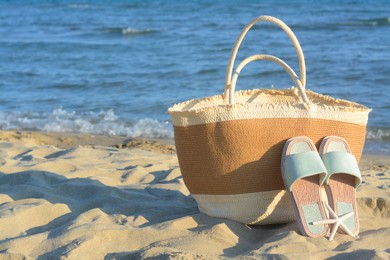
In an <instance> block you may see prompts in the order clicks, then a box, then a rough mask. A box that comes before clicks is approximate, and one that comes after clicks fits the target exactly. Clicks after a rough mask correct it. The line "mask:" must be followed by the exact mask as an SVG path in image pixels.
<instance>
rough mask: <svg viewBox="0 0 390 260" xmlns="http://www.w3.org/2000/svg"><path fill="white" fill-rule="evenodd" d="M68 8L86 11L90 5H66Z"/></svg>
mask: <svg viewBox="0 0 390 260" xmlns="http://www.w3.org/2000/svg"><path fill="white" fill-rule="evenodd" d="M67 7H68V8H72V9H87V8H89V7H90V5H87V4H69V5H67Z"/></svg>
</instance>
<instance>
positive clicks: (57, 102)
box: [0, 0, 390, 153]
mask: <svg viewBox="0 0 390 260" xmlns="http://www.w3.org/2000/svg"><path fill="white" fill-rule="evenodd" d="M112 2H114V3H110V1H0V93H1V94H0V129H32V130H44V131H71V132H87V133H102V134H111V135H127V136H129V137H152V138H172V137H173V133H172V126H171V124H170V117H169V115H168V114H167V112H166V111H167V108H168V107H170V106H171V105H172V104H174V103H178V102H181V101H185V100H188V99H191V98H199V97H204V96H209V95H215V94H220V93H221V92H222V91H223V87H224V81H225V78H224V77H225V73H226V71H225V70H226V66H227V63H228V59H229V55H230V52H231V48H232V47H233V44H234V42H235V40H236V38H237V36H238V34H239V32H240V31H241V29H242V28H243V26H244V25H245V24H246V23H248V22H249V21H250V20H252V19H253V18H255V17H257V16H259V15H265V14H266V15H273V16H276V17H278V18H280V19H282V20H283V21H285V22H286V23H287V24H288V25H289V26H291V28H292V29H293V31H294V32H295V34H296V35H297V37H298V39H299V41H300V43H301V46H302V48H303V51H304V54H305V57H306V64H307V88H308V89H311V90H314V91H316V92H319V93H324V94H328V95H332V96H334V97H337V98H344V99H348V100H352V101H355V102H359V103H362V104H364V105H366V106H368V107H370V108H373V112H372V113H371V114H370V120H369V127H368V130H369V131H368V135H367V145H366V149H367V151H368V152H375V153H390V113H389V112H390V91H389V82H390V76H389V75H390V1H303V0H301V1H295V2H294V3H291V2H290V1H212V0H208V1H175V2H174V1H162V0H161V1H112ZM255 53H269V54H273V55H276V56H278V57H280V58H282V59H284V60H286V61H287V62H288V63H289V64H290V65H291V66H292V67H293V68H295V69H297V68H298V63H297V58H296V54H295V50H294V49H293V47H292V45H291V43H290V42H289V40H288V38H287V36H285V35H284V34H283V32H282V31H281V30H279V29H277V27H275V26H269V25H266V24H262V25H259V26H256V27H255V28H254V29H253V30H251V31H250V33H249V35H248V37H247V38H246V39H245V40H244V42H243V45H242V48H241V50H240V52H239V54H238V59H239V60H242V59H243V58H245V57H246V56H248V55H252V54H255ZM291 85H292V82H291V81H290V78H289V77H288V75H287V74H286V73H284V72H283V71H282V70H280V69H279V67H277V66H276V65H273V64H269V63H267V62H258V63H254V64H251V65H249V66H248V68H246V69H245V70H244V71H243V72H242V74H241V76H240V79H239V82H238V88H239V89H252V88H270V87H271V86H274V87H275V88H286V87H290V86H291Z"/></svg>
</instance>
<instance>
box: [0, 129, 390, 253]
mask: <svg viewBox="0 0 390 260" xmlns="http://www.w3.org/2000/svg"><path fill="white" fill-rule="evenodd" d="M360 168H361V170H362V175H363V180H364V182H363V184H362V185H361V186H360V187H359V189H358V193H357V195H358V199H357V200H358V205H359V217H360V226H361V231H360V238H359V239H353V238H351V237H349V236H346V235H342V234H337V235H336V237H335V239H334V240H333V241H331V242H330V241H328V240H327V239H326V238H308V237H304V236H301V235H300V234H299V233H298V226H297V223H291V224H283V225H269V226H245V225H243V224H240V223H236V222H234V221H230V220H226V219H217V218H212V217H209V216H207V215H204V214H202V213H199V211H198V208H197V205H196V203H195V201H194V200H193V199H192V197H191V195H190V194H189V192H188V190H187V188H186V187H185V185H184V183H183V179H182V177H181V174H180V169H179V166H178V161H177V157H176V154H175V148H174V145H173V144H172V143H169V142H161V141H155V140H141V139H139V140H126V138H122V137H108V136H92V135H81V134H63V133H62V134H59V133H43V132H14V131H2V132H0V254H1V255H0V259H60V258H61V259H149V258H150V259H218V258H231V257H234V258H237V259H298V258H299V259H389V258H390V242H389V241H390V157H386V156H375V155H363V158H362V161H361V163H360Z"/></svg>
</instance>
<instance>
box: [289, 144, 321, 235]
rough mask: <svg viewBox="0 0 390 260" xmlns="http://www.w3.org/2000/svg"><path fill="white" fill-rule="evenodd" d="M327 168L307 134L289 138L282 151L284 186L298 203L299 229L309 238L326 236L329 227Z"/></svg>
mask: <svg viewBox="0 0 390 260" xmlns="http://www.w3.org/2000/svg"><path fill="white" fill-rule="evenodd" d="M326 173H327V172H326V168H325V166H324V164H323V163H322V160H321V157H320V156H319V154H318V152H317V149H316V147H315V145H314V144H313V142H312V141H311V140H310V139H309V138H308V137H306V136H300V137H294V138H291V139H289V140H288V141H287V142H286V144H285V146H284V149H283V154H282V175H283V181H284V185H285V187H286V190H287V192H288V193H289V195H290V198H291V201H292V204H293V205H294V209H295V215H296V217H297V220H298V225H299V230H300V231H301V233H302V234H303V235H306V236H309V237H323V236H325V235H326V234H328V232H329V226H328V225H327V224H323V223H317V222H321V221H323V220H326V219H328V218H327V214H326V210H325V208H324V202H323V199H322V196H321V185H322V184H323V182H324V181H325V178H326Z"/></svg>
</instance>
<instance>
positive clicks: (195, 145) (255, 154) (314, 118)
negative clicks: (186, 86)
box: [168, 16, 370, 224]
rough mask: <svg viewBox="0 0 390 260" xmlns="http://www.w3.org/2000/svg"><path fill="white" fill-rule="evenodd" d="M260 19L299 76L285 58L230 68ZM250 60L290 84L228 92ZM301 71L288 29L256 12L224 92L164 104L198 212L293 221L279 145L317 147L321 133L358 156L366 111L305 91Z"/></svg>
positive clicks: (258, 221)
mask: <svg viewBox="0 0 390 260" xmlns="http://www.w3.org/2000/svg"><path fill="white" fill-rule="evenodd" d="M262 21H267V22H271V23H274V24H276V25H278V26H279V27H280V28H281V29H283V31H285V32H286V33H287V34H288V36H289V37H290V39H291V40H292V42H293V44H294V47H295V49H296V51H297V54H298V58H299V65H300V79H298V77H297V75H296V74H295V72H294V71H293V70H292V69H291V68H290V67H289V66H288V65H287V64H286V63H285V62H283V61H282V60H280V59H279V58H277V57H274V56H271V55H264V54H258V55H253V56H250V57H248V58H246V59H245V60H243V61H242V62H241V63H240V64H239V65H238V66H237V68H236V70H235V73H234V74H233V73H232V72H233V66H234V61H235V58H236V54H237V52H238V49H239V47H240V44H241V42H242V40H243V38H244V37H245V35H246V33H247V32H248V31H249V30H250V28H251V27H252V26H253V25H254V24H255V23H258V22H262ZM254 60H267V61H272V62H275V63H277V64H279V65H280V66H282V67H283V68H284V69H285V70H286V71H287V73H288V74H289V75H290V76H291V78H292V80H293V82H294V85H295V87H293V88H291V89H285V90H271V89H256V90H249V91H248V90H247V91H238V92H235V86H236V82H237V78H238V75H239V73H240V71H241V70H242V69H243V68H244V67H245V65H247V64H248V63H250V62H252V61H254ZM305 75H306V70H305V60H304V56H303V53H302V49H301V47H300V44H299V42H298V40H297V39H296V37H295V35H294V33H293V32H292V31H291V29H290V28H289V27H288V26H287V25H286V24H284V23H283V22H282V21H280V20H278V19H276V18H274V17H271V16H260V17H258V18H256V19H254V20H253V21H252V22H250V23H249V24H248V25H247V26H246V27H245V28H244V29H243V30H242V32H241V34H240V35H239V37H238V39H237V41H236V43H235V45H234V48H233V51H232V54H231V57H230V61H229V65H228V69H227V75H226V84H225V91H224V93H223V94H221V95H216V96H212V97H205V98H202V99H194V100H189V101H186V102H183V103H180V104H176V105H174V106H172V107H171V108H169V110H168V111H169V113H170V115H171V117H172V123H173V126H174V135H175V143H176V150H177V156H178V160H179V165H180V169H181V173H182V176H183V179H184V182H185V185H186V186H187V188H188V190H189V191H190V192H191V194H192V196H193V198H194V199H195V200H196V202H197V203H198V207H199V210H200V211H201V212H203V213H205V214H207V215H209V216H213V217H220V218H228V219H232V220H235V221H238V222H242V223H245V224H271V223H285V222H289V221H293V220H294V219H295V216H294V210H293V207H292V205H291V202H290V200H289V198H288V195H287V194H286V191H285V189H284V185H283V180H282V176H281V169H280V168H281V166H280V164H281V156H282V150H283V145H284V143H285V141H286V140H287V139H289V138H291V137H294V136H301V135H305V136H308V137H309V138H311V139H312V140H313V142H314V143H316V145H317V146H319V144H320V142H321V140H322V139H323V138H324V137H325V136H329V135H334V136H341V137H343V138H345V139H346V140H347V141H348V143H349V145H350V147H351V149H352V152H353V154H354V155H355V156H356V158H357V160H359V159H360V156H361V153H362V149H363V146H364V140H365V134H366V124H367V120H368V113H369V112H370V109H368V108H367V107H365V106H363V105H360V104H357V103H353V102H350V101H346V100H336V99H334V98H332V97H329V96H324V95H320V94H317V93H314V92H312V91H308V90H305V81H306V80H305Z"/></svg>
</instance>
